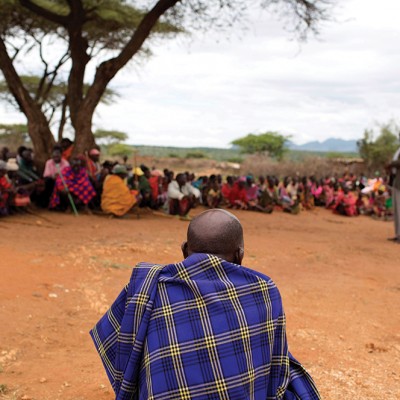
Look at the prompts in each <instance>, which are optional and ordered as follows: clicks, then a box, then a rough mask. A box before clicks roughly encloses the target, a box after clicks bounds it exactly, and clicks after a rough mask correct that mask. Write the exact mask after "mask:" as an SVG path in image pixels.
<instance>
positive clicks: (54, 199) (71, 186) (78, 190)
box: [50, 167, 96, 208]
mask: <svg viewBox="0 0 400 400" xmlns="http://www.w3.org/2000/svg"><path fill="white" fill-rule="evenodd" d="M61 175H62V177H63V179H64V182H65V184H66V185H67V187H68V190H69V191H70V192H71V193H72V194H73V195H75V196H76V197H77V198H78V199H79V200H80V201H81V202H82V203H83V204H88V203H89V202H90V200H92V198H93V197H95V196H96V191H95V190H94V188H93V186H92V184H91V183H90V180H89V177H88V174H87V172H86V169H85V168H80V169H79V171H78V172H75V171H74V170H73V169H72V168H71V167H67V168H64V169H63V170H62V171H61ZM63 190H65V187H64V183H63V180H62V179H61V177H60V176H58V177H57V179H56V183H55V186H54V191H53V195H52V196H51V199H50V208H55V207H56V206H57V205H58V204H60V195H59V193H60V192H62V191H63Z"/></svg>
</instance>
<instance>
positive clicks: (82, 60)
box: [0, 0, 333, 162]
mask: <svg viewBox="0 0 400 400" xmlns="http://www.w3.org/2000/svg"><path fill="white" fill-rule="evenodd" d="M331 1H333V0H255V1H254V2H252V3H251V4H250V3H249V2H245V1H243V0H158V1H150V2H149V1H145V0H137V1H133V0H132V1H130V2H126V1H124V0H0V21H1V22H0V69H1V71H2V72H3V75H4V79H5V82H6V83H7V86H8V89H9V91H10V93H11V94H12V96H13V97H14V99H15V102H16V103H17V104H18V107H19V109H20V110H21V111H22V112H23V113H24V114H25V116H26V118H27V123H28V129H29V135H30V137H31V139H32V142H33V145H34V148H35V153H36V154H37V155H38V156H39V157H40V160H39V161H42V162H43V161H44V160H45V159H46V158H47V157H48V155H49V153H50V151H51V147H52V145H53V143H54V138H53V135H52V132H51V127H50V123H49V119H48V116H46V112H45V110H44V104H45V100H46V98H48V97H46V96H49V94H50V93H51V90H52V88H53V87H54V85H56V84H61V83H64V84H65V85H66V94H65V98H64V100H63V102H61V104H59V107H60V108H61V112H60V115H64V116H65V114H63V113H62V107H64V110H65V109H66V108H68V112H69V116H70V120H71V125H72V128H73V130H74V133H75V149H76V151H77V152H82V151H85V150H87V149H88V148H89V147H90V146H92V145H93V144H94V136H93V133H92V119H93V115H94V112H95V110H96V107H97V105H98V104H99V102H100V100H101V98H102V96H103V95H104V93H105V91H106V89H107V86H108V84H109V83H110V81H111V80H112V79H113V78H114V76H115V75H116V74H117V73H118V71H120V70H121V69H122V68H123V67H124V66H125V65H126V64H127V63H128V62H129V61H130V60H131V59H132V58H134V57H135V58H136V57H138V56H139V55H140V54H142V53H143V51H145V50H146V49H145V47H144V46H145V42H148V41H149V40H151V39H152V38H153V37H155V36H157V34H164V35H165V34H167V35H168V34H176V33H179V32H182V31H187V32H190V31H191V30H197V29H204V28H210V27H216V28H217V29H222V28H224V27H230V26H232V25H233V24H234V23H236V22H237V21H238V20H239V21H240V20H241V18H242V17H243V16H244V15H245V13H246V11H249V9H250V8H253V7H256V6H258V7H261V8H266V7H271V8H272V10H273V11H276V12H282V14H283V15H284V16H285V17H289V18H290V19H291V21H290V23H289V26H290V27H293V28H294V29H295V30H296V31H297V32H299V33H300V37H301V38H304V37H305V33H306V32H307V31H309V30H313V31H316V27H317V23H318V22H320V21H321V20H323V19H326V18H327V13H328V10H329V6H330V5H331V4H330V2H331ZM54 43H56V44H57V46H55V45H54ZM49 46H52V47H51V51H52V53H56V52H55V49H56V48H57V49H58V48H59V47H62V50H61V51H60V52H59V54H58V57H57V58H54V56H53V55H52V57H51V59H52V62H50V61H49V59H48V58H46V57H45V56H44V52H45V48H47V49H48V47H49ZM22 49H23V50H22ZM34 50H36V51H38V53H39V58H40V60H41V62H42V66H43V70H42V76H41V79H40V80H39V83H38V86H37V90H36V94H35V95H34V96H33V95H32V92H31V91H29V90H28V89H27V87H26V86H25V85H24V82H23V79H21V68H20V67H19V64H18V60H19V59H20V57H21V56H22V57H24V58H25V60H26V57H27V55H29V54H31V53H32V51H34ZM90 63H95V73H94V76H93V77H91V78H92V79H91V82H90V83H88V84H87V90H85V77H86V78H88V75H89V71H88V66H89V64H90ZM24 66H26V62H24Z"/></svg>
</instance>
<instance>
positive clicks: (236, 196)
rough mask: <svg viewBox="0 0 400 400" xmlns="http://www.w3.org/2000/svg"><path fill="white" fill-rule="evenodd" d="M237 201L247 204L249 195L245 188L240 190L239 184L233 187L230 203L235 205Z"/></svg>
mask: <svg viewBox="0 0 400 400" xmlns="http://www.w3.org/2000/svg"><path fill="white" fill-rule="evenodd" d="M236 201H241V202H242V203H245V204H247V202H248V200H247V193H246V189H245V188H244V187H242V188H240V187H239V184H238V183H235V184H234V185H233V187H232V190H231V192H230V194H229V202H230V203H231V204H232V205H235V203H236Z"/></svg>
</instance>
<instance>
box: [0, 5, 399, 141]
mask: <svg viewBox="0 0 400 400" xmlns="http://www.w3.org/2000/svg"><path fill="white" fill-rule="evenodd" d="M337 3H338V4H337V6H336V7H335V10H334V15H333V17H334V20H333V21H331V22H329V23H325V24H323V25H321V27H320V34H319V36H318V37H313V36H310V37H309V39H308V40H307V42H305V43H299V42H298V41H296V40H293V35H292V34H291V33H290V32H288V31H287V30H285V29H284V24H283V23H282V22H281V21H279V20H277V19H276V18H274V17H273V16H271V15H270V14H268V13H253V14H252V15H251V16H250V18H249V22H248V24H247V29H246V30H237V29H236V30H232V34H231V35H227V34H226V33H225V34H223V35H218V34H217V33H215V32H210V33H208V34H204V33H203V34H199V35H192V36H191V37H190V38H182V37H180V38H179V37H178V38H177V39H173V40H168V41H167V40H164V41H162V42H161V43H158V44H157V46H155V47H152V52H153V56H152V57H151V58H150V59H148V60H147V61H144V62H141V63H140V64H138V63H133V64H131V65H130V66H128V67H127V68H126V69H124V70H122V71H121V72H120V73H119V74H118V75H117V76H116V78H115V79H114V80H113V81H112V85H111V87H112V88H113V89H114V90H116V91H117V92H118V93H119V94H120V97H119V98H118V99H117V100H116V102H115V103H114V104H113V105H111V106H103V105H101V106H99V107H98V111H97V112H96V116H95V118H94V127H95V128H102V129H114V130H120V131H124V132H126V133H127V134H128V135H129V139H128V142H129V143H131V144H148V145H159V146H182V147H229V145H230V142H231V141H232V140H234V139H236V138H238V137H241V136H244V135H247V134H248V133H262V132H266V131H278V132H280V133H282V134H284V135H291V138H292V140H293V141H294V142H295V143H297V144H303V143H305V142H308V141H313V140H320V141H322V140H325V139H327V138H331V137H335V138H342V139H359V138H360V137H362V135H363V131H364V130H365V129H366V128H373V127H375V126H377V124H379V123H385V122H388V121H389V120H391V119H395V120H399V119H400V107H399V105H400V74H399V71H400V68H399V66H400V24H399V23H398V15H399V12H400V3H399V1H398V0H380V1H379V2H377V1H370V0H338V1H337ZM0 121H4V123H15V122H24V116H23V115H21V114H18V113H17V112H14V111H12V110H11V109H10V107H5V106H4V105H2V104H0Z"/></svg>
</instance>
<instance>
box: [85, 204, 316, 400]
mask: <svg viewBox="0 0 400 400" xmlns="http://www.w3.org/2000/svg"><path fill="white" fill-rule="evenodd" d="M182 253H183V257H184V260H183V261H182V262H178V263H175V264H167V265H159V264H150V263H140V264H138V265H137V266H136V267H135V268H134V269H133V272H132V276H131V280H130V282H129V284H128V285H126V286H125V288H124V289H123V290H122V292H121V294H120V295H119V297H118V298H117V300H116V301H115V302H114V304H113V305H112V306H111V308H110V310H109V311H108V312H107V313H106V314H105V315H104V316H103V318H102V319H101V320H100V321H99V322H98V323H97V325H96V326H95V327H94V328H93V329H92V331H91V332H90V334H91V336H92V339H93V342H94V344H95V347H96V350H97V351H98V353H99V355H100V357H101V360H102V362H103V365H104V367H105V370H106V372H107V376H108V378H109V380H110V382H111V385H112V387H113V389H114V392H115V398H116V400H128V399H153V400H161V399H163V400H166V399H168V400H182V399H198V400H200V399H203V400H205V399H230V400H250V399H253V400H265V399H275V400H276V399H280V400H282V399H286V400H295V399H296V400H301V399H302V400H319V399H320V396H319V393H318V390H317V389H316V387H315V384H314V382H313V380H312V378H311V377H310V375H309V374H308V373H307V372H306V371H305V369H304V368H303V366H302V365H301V364H300V363H299V362H298V361H297V360H296V359H295V358H294V357H293V356H292V355H291V354H290V352H289V350H288V343H287V337H286V320H285V313H284V309H283V305H282V299H281V295H280V293H279V290H278V288H277V287H276V285H275V283H274V282H273V281H272V279H271V278H269V277H268V276H266V275H263V274H262V273H260V272H257V271H253V270H251V269H249V268H246V267H244V266H242V265H241V264H242V260H243V256H244V242H243V228H242V225H241V224H240V221H239V220H238V219H237V218H236V217H235V216H234V215H232V214H231V213H229V212H227V211H225V210H219V209H212V210H208V211H205V212H203V213H201V214H200V215H199V216H197V217H196V218H194V219H193V221H192V222H191V223H190V225H189V228H188V231H187V241H186V242H184V243H183V245H182Z"/></svg>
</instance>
